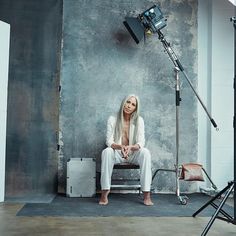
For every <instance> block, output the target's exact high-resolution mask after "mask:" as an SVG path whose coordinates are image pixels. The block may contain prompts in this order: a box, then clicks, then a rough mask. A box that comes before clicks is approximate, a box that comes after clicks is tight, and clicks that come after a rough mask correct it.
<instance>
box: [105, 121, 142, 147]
mask: <svg viewBox="0 0 236 236" xmlns="http://www.w3.org/2000/svg"><path fill="white" fill-rule="evenodd" d="M137 125H138V129H137V134H136V137H134V130H135V125H134V124H132V123H131V124H130V129H129V145H134V144H138V145H139V146H140V148H143V147H144V145H145V135H144V121H143V118H142V117H141V116H139V118H138V122H137ZM115 126H116V117H114V116H110V117H109V118H108V121H107V134H106V145H107V146H108V147H111V145H112V144H113V143H115V139H114V136H115ZM117 144H121V137H120V140H119V142H118V143H117Z"/></svg>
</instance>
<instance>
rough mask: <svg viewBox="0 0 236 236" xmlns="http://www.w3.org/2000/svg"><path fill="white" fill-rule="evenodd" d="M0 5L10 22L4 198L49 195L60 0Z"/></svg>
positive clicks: (53, 171) (53, 174) (5, 0)
mask: <svg viewBox="0 0 236 236" xmlns="http://www.w3.org/2000/svg"><path fill="white" fill-rule="evenodd" d="M0 6H1V7H0V19H1V20H3V21H5V22H7V23H10V25H11V39H10V67H9V87H8V112H7V113H8V114H7V115H8V119H7V147H6V196H7V197H15V196H23V197H24V196H33V195H37V194H45V193H55V192H56V190H57V189H56V186H57V166H58V165H57V163H58V160H57V136H56V131H57V130H58V98H59V93H58V85H59V67H60V46H61V44H60V42H61V15H62V1H60V0H44V1H28V0H21V1H14V0H0Z"/></svg>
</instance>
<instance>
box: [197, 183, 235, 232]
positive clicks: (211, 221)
mask: <svg viewBox="0 0 236 236" xmlns="http://www.w3.org/2000/svg"><path fill="white" fill-rule="evenodd" d="M229 186H230V185H228V186H227V189H228V187H229ZM233 189H234V183H233V182H232V184H231V186H230V188H229V191H228V192H227V193H226V195H225V197H224V198H223V199H222V201H221V203H220V205H219V207H218V208H217V210H216V211H215V213H214V215H213V216H212V217H211V219H210V221H209V222H208V224H207V226H206V228H205V229H204V230H203V232H202V234H201V236H205V235H206V234H207V232H208V231H209V229H210V228H211V226H212V224H213V223H214V221H215V219H216V217H217V215H218V214H219V212H220V210H221V208H222V207H223V206H224V204H225V202H226V200H227V199H228V197H229V195H230V193H231V192H232V191H233Z"/></svg>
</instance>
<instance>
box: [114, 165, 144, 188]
mask: <svg viewBox="0 0 236 236" xmlns="http://www.w3.org/2000/svg"><path fill="white" fill-rule="evenodd" d="M113 169H116V170H122V171H123V170H134V169H138V170H139V169H140V167H139V165H136V164H133V163H129V162H122V163H118V164H115V165H114V168H113ZM137 182H138V183H137ZM111 189H126V190H131V189H132V190H139V192H140V190H141V185H140V178H114V177H112V179H111Z"/></svg>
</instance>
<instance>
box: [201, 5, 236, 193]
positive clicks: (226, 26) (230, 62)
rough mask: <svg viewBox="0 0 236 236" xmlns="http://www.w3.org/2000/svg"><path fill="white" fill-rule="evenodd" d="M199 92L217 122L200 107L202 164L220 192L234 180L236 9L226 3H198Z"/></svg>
mask: <svg viewBox="0 0 236 236" xmlns="http://www.w3.org/2000/svg"><path fill="white" fill-rule="evenodd" d="M198 14H199V18H198V19H199V22H198V24H199V27H198V55H199V58H198V75H199V77H198V83H199V84H198V90H199V94H200V96H201V97H202V98H203V100H204V101H205V102H206V105H207V107H208V109H209V111H210V113H211V114H212V117H213V119H214V120H215V121H216V123H217V125H218V127H219V131H218V132H217V131H216V130H215V128H214V127H213V126H212V125H211V123H210V121H209V120H208V119H207V117H206V115H205V113H204V111H203V109H202V108H201V107H200V106H199V109H198V117H199V146H198V148H199V149H198V153H199V162H201V163H202V164H203V165H204V167H205V168H206V169H207V171H208V173H209V174H210V176H211V178H212V180H213V181H214V183H215V184H216V185H217V187H218V188H219V189H222V188H223V187H225V186H226V185H227V182H228V181H230V180H232V179H233V164H234V162H233V106H234V104H233V92H234V91H233V77H234V28H233V24H232V22H230V17H232V16H234V14H235V12H234V6H233V5H232V4H231V3H230V2H228V1H226V0H225V1H223V0H199V13H198Z"/></svg>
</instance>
